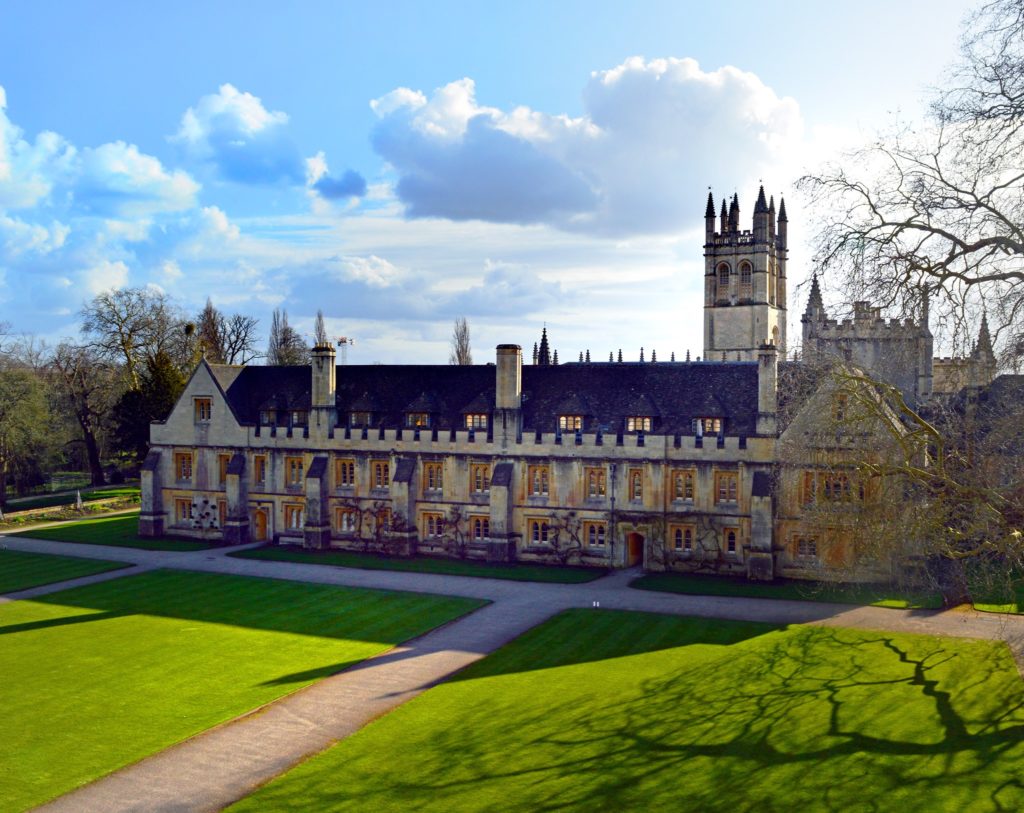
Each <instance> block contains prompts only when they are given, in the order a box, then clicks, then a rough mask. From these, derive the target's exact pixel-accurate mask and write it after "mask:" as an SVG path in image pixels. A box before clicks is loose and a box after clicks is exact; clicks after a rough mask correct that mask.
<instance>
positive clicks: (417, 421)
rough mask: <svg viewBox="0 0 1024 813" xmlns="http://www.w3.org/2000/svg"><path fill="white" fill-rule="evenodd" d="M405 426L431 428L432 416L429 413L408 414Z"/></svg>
mask: <svg viewBox="0 0 1024 813" xmlns="http://www.w3.org/2000/svg"><path fill="white" fill-rule="evenodd" d="M405 425H406V426H411V427H417V426H430V414H429V413H427V412H407V413H406V414H405Z"/></svg>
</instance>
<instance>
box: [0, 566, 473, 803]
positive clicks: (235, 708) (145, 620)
mask: <svg viewBox="0 0 1024 813" xmlns="http://www.w3.org/2000/svg"><path fill="white" fill-rule="evenodd" d="M481 604H482V602H477V601H473V600H470V599H462V598H450V597H443V596H429V595H420V594H414V593H395V592H384V591H375V590H356V589H349V588H341V587H332V586H327V585H311V584H301V583H296V582H287V581H280V580H272V579H254V578H244V577H240V576H226V575H213V574H204V573H187V572H181V571H154V572H151V573H144V574H140V575H138V576H126V577H125V578H123V579H115V580H113V581H110V582H105V583H103V584H96V585H90V586H88V587H81V588H77V589H75V590H66V591H62V592H59V593H53V594H50V595H48V596H45V597H42V598H40V599H36V600H33V601H17V602H11V603H9V604H5V605H3V606H0V636H2V637H0V640H2V642H3V644H2V646H0V675H3V680H0V708H3V709H4V713H3V715H2V716H0V764H2V765H3V766H4V770H3V771H0V799H3V805H2V806H3V808H4V810H11V811H20V810H24V809H26V808H29V807H32V806H35V805H38V804H40V803H42V802H44V801H46V800H47V799H50V798H53V797H55V796H57V795H59V794H62V793H65V792H67V791H69V790H71V789H73V788H75V787H77V786H79V785H82V784H84V783H86V782H89V781H91V780H93V779H96V778H97V777H99V776H102V775H104V774H106V773H109V772H110V771H113V770H115V769H117V768H120V767H122V766H124V765H127V764H130V763H132V762H135V761H137V760H139V759H141V758H142V757H144V756H147V755H148V754H152V753H154V752H156V751H159V750H161V749H163V748H166V747H167V746H169V745H171V744H173V743H175V742H179V741H181V740H183V739H185V738H187V737H189V736H191V735H194V734H196V733H198V732H200V731H203V730H205V729H207V728H209V727H211V726H213V725H216V724H217V723H220V722H223V721H225V720H229V719H231V718H233V717H235V716H237V715H239V714H241V713H243V712H245V711H248V710H249V709H252V708H254V707H256V706H259V705H261V704H263V703H266V702H268V701H270V700H273V699H275V698H277V697H280V696H282V695H284V694H288V693H290V692H292V691H294V690H296V689H298V688H300V687H301V686H304V685H307V684H309V683H312V682H313V681H315V680H318V679H320V678H322V677H325V676H327V675H329V674H333V673H335V672H338V671H340V670H342V669H344V668H346V667H348V666H351V665H352V664H354V663H357V662H359V661H361V660H363V659H365V658H367V657H370V656H371V655H375V654H377V653H379V652H382V651H384V650H386V649H389V648H390V647H392V646H394V645H395V644H397V643H399V642H401V641H404V640H407V639H409V638H412V637H415V636H417V635H421V634H423V633H425V632H427V631H428V630H430V629H432V628H433V627H436V626H438V625H440V624H444V623H446V622H448V621H450V620H452V619H454V618H457V617H459V616H461V615H463V614H465V613H467V612H470V611H471V610H473V609H475V608H477V607H478V606H480V605H481Z"/></svg>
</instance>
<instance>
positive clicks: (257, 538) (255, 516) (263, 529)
mask: <svg viewBox="0 0 1024 813" xmlns="http://www.w3.org/2000/svg"><path fill="white" fill-rule="evenodd" d="M268 524H269V523H268V522H267V509H266V508H257V509H256V510H255V511H253V512H252V539H253V542H266V541H267V531H268V530H269V529H268V528H267V525H268Z"/></svg>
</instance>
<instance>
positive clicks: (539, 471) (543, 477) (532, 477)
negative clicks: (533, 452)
mask: <svg viewBox="0 0 1024 813" xmlns="http://www.w3.org/2000/svg"><path fill="white" fill-rule="evenodd" d="M526 493H527V494H528V495H529V496H530V497H549V496H551V466H549V465H548V464H546V463H543V464H534V465H530V466H527V467H526Z"/></svg>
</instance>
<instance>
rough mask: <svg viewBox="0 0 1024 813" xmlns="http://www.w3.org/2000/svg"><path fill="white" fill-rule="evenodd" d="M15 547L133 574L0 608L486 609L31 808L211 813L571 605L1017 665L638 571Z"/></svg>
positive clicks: (988, 628)
mask: <svg viewBox="0 0 1024 813" xmlns="http://www.w3.org/2000/svg"><path fill="white" fill-rule="evenodd" d="M3 543H4V544H5V545H6V547H8V548H9V549H11V550H25V551H33V552H36V553H53V554H60V555H73V556H79V557H85V558H96V559H109V560H113V561H123V562H131V563H132V564H134V565H135V567H133V568H130V569H124V570H119V571H114V572H112V573H103V574H99V575H97V576H89V577H85V578H82V579H75V580H73V581H70V582H61V583H58V584H50V585H46V586H44V587H37V588H33V589H31V590H25V591H22V592H21V593H16V594H10V595H8V596H7V597H6V599H5V598H4V597H0V602H2V601H5V600H14V599H18V598H31V597H33V596H38V595H44V594H46V593H52V592H56V591H58V590H63V589H65V588H67V587H72V586H78V585H79V584H90V583H93V582H98V581H105V580H107V579H111V578H120V577H122V576H131V575H134V574H137V573H140V572H143V571H146V570H151V569H154V568H176V569H183V570H196V571H204V572H211V573H231V574H236V575H243V576H261V577H269V578H276V579H287V580H291V581H304V582H316V583H322V584H336V585H345V586H351V587H372V588H377V589H386V590H407V591H411V592H419V593H440V594H447V595H458V596H468V597H471V598H481V599H487V600H489V601H490V602H492V603H491V604H490V605H488V606H487V607H484V608H483V609H481V610H478V611H476V612H474V613H472V614H471V615H469V616H467V617H465V618H463V619H460V620H458V621H455V622H453V623H451V624H448V625H446V626H444V627H441V628H439V629H436V630H434V631H432V632H430V633H428V634H426V635H424V636H421V637H420V638H417V639H415V640H413V641H410V642H408V643H406V644H404V645H402V646H399V647H396V648H395V649H392V650H390V651H389V652H386V653H384V654H382V655H379V656H377V657H375V658H370V659H369V660H367V661H364V662H363V663H361V664H358V665H357V666H355V667H352V668H350V669H347V670H346V671H344V672H342V673H340V674H337V675H334V676H333V677H330V678H326V679H324V680H321V681H319V682H318V683H315V684H313V685H312V686H308V687H306V688H305V689H302V690H301V691H298V692H296V693H294V694H292V695H289V696H287V697H284V698H281V699H280V700H277V701H275V702H273V703H270V704H268V705H267V706H265V707H263V708H261V709H257V710H255V711H253V712H250V713H249V714H247V715H244V716H242V717H240V718H237V719H236V720H233V721H231V722H228V723H225V724H224V725H221V726H218V727H216V728H214V729H211V730H209V731H206V732H203V733H202V734H199V735H197V736H195V737H193V738H192V739H189V740H186V741H185V742H183V743H180V744H178V745H176V746H173V747H171V748H168V749H167V750H165V751H162V752H160V753H158V754H155V755H153V756H151V757H148V758H146V759H144V760H142V761H140V762H138V763H136V764H134V765H131V766H128V767H127V768H124V769H122V770H119V771H116V772H115V773H113V774H110V775H109V776H106V777H104V778H102V779H99V780H97V781H96V782H93V783H92V784H90V785H87V786H85V787H83V788H80V789H78V790H76V791H73V792H72V793H69V794H67V795H65V796H62V797H60V798H58V799H56V800H54V801H53V802H51V803H49V804H47V805H45V806H43V807H42V808H39V810H45V811H69V812H71V811H73V813H88V812H89V811H97V813H101V812H102V813H113V812H114V811H160V812H161V813H165V812H166V813H169V812H170V811H215V810H219V809H221V808H223V807H224V806H226V805H228V804H230V803H232V802H234V801H236V800H237V799H240V798H242V797H243V796H245V795H247V794H248V793H249V792H251V791H252V790H253V789H254V788H256V787H258V786H259V785H261V784H263V783H265V782H267V781H269V780H270V779H272V778H273V777H275V776H277V775H279V774H281V773H282V772H284V771H285V770H287V769H288V768H290V767H292V766H293V765H295V764H296V763H298V762H300V761H301V760H303V759H305V758H307V757H309V756H311V755H312V754H315V753H317V752H319V751H322V750H323V749H324V748H326V747H328V746H329V745H330V744H331V743H333V742H335V741H337V740H338V739H341V738H343V737H346V736H348V735H349V734H352V733H353V732H355V731H357V730H358V729H359V728H361V727H362V726H364V725H366V724H367V723H368V722H370V721H371V720H373V719H374V718H376V717H378V716H380V715H381V714H384V713H385V712H387V711H389V710H390V709H392V708H394V707H396V706H398V705H400V704H401V703H404V702H406V701H407V700H409V699H410V698H411V697H414V696H416V695H417V694H419V693H420V692H422V691H424V690H425V689H426V688H429V687H430V686H431V685H433V684H435V683H437V682H439V681H441V680H444V679H445V678H447V677H449V676H450V675H452V674H453V673H454V672H456V671H458V670H460V669H462V668H464V667H466V666H468V665H469V664H471V663H473V662H474V661H476V660H478V659H480V658H482V657H484V656H485V655H487V654H488V653H490V652H493V651H494V650H495V649H497V648H498V647H500V646H502V645H503V644H505V643H507V642H509V641H510V640H512V639H513V638H515V637H516V636H518V635H520V634H522V633H523V632H525V631H526V630H528V629H529V628H530V627H533V626H535V625H537V624H539V623H541V622H542V621H544V620H545V619H547V618H549V617H551V616H552V615H554V614H556V613H558V612H561V611H562V610H565V609H569V608H572V607H600V608H601V609H615V610H641V611H647V612H656V613H669V614H675V615H691V616H701V617H706V618H723V619H731V620H742V621H764V622H768V623H772V624H821V625H827V626H843V627H858V628H862V629H876V630H884V631H893V632H912V633H922V634H928V635H949V636H956V637H963V638H981V639H987V640H1003V641H1006V642H1007V644H1009V646H1010V648H1011V650H1012V651H1013V653H1014V656H1015V657H1016V658H1017V662H1018V664H1021V663H1024V657H1022V654H1024V617H1020V616H999V615H992V614H987V613H978V612H974V611H973V610H946V611H938V610H891V609H884V608H880V607H855V606H850V605H842V604H827V603H823V602H808V601H780V600H772V599H755V598H736V597H723V596H685V595H676V594H671V593H655V592H648V591H643V590H633V589H630V588H629V587H628V584H629V581H630V580H631V579H633V578H635V577H636V576H637V575H638V572H637V571H635V570H634V571H616V572H614V573H612V574H611V575H609V576H607V577H605V578H603V579H599V580H597V581H595V582H590V583H588V584H571V585H568V584H546V583H545V584H542V583H535V582H512V581H501V580H497V579H478V578H468V577H462V576H440V575H435V574H425V573H404V572H395V571H382V570H356V569H349V568H336V567H328V566H324V565H305V564H297V563H291V562H268V561H261V560H255V559H237V558H231V557H228V556H226V554H227V553H229V552H231V551H234V550H239V549H240V548H230V549H226V548H217V549H212V550H202V551H190V552H177V551H145V550H136V549H134V548H119V547H105V546H100V545H79V544H74V543H66V542H53V541H46V540H35V539H29V538H26V537H19V538H10V537H8V538H6V539H4V540H3Z"/></svg>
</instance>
